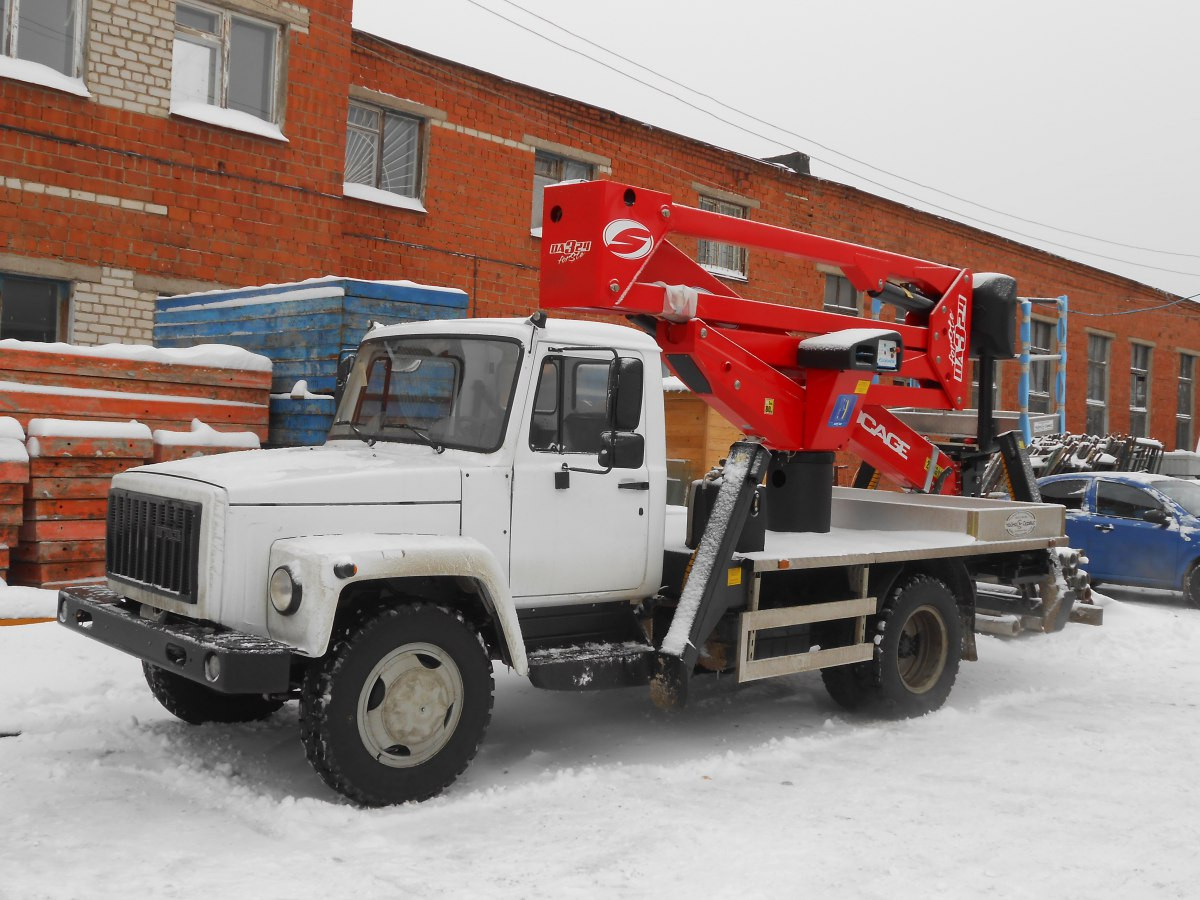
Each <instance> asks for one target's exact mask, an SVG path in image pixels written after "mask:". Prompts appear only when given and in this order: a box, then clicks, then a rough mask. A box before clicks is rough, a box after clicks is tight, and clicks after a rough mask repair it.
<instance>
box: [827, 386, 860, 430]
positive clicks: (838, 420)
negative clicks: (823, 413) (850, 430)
mask: <svg viewBox="0 0 1200 900" xmlns="http://www.w3.org/2000/svg"><path fill="white" fill-rule="evenodd" d="M857 402H858V395H857V394H838V398H837V402H836V403H835V404H834V407H833V415H831V416H830V417H829V427H830V428H845V427H846V426H847V425H849V424H850V416H851V415H852V414H853V413H854V404H855V403H857Z"/></svg>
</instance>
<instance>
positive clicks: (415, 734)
mask: <svg viewBox="0 0 1200 900" xmlns="http://www.w3.org/2000/svg"><path fill="white" fill-rule="evenodd" d="M463 693H464V692H463V680H462V673H461V672H459V670H458V666H457V665H456V664H455V662H454V660H453V659H452V658H451V657H450V655H449V654H447V653H446V651H445V650H443V649H442V648H441V647H437V646H434V645H433V644H405V645H404V646H402V647H398V648H396V649H395V650H393V651H392V652H391V653H389V654H388V655H387V656H385V657H384V658H383V659H381V660H380V661H379V662H378V663H376V664H375V667H374V668H373V669H372V670H371V672H370V674H369V675H368V676H367V678H366V680H365V681H364V682H363V688H362V691H361V692H360V694H359V697H358V714H357V719H358V733H359V736H360V737H361V738H362V742H363V746H364V747H366V749H367V752H368V753H370V754H371V756H373V757H374V758H375V760H376V761H377V762H380V763H382V764H383V765H386V766H391V767H393V768H398V769H405V768H410V767H412V766H419V765H421V763H424V762H427V761H428V760H430V759H432V758H433V757H434V756H436V755H437V754H438V753H439V752H440V751H441V750H442V748H443V747H445V746H446V744H447V743H448V742H449V740H450V738H451V737H452V736H453V734H454V729H455V728H456V727H457V726H458V721H459V719H460V718H461V717H462V707H463Z"/></svg>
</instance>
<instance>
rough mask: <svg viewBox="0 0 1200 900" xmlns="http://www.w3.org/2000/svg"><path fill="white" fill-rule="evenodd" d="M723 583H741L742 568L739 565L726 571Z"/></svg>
mask: <svg viewBox="0 0 1200 900" xmlns="http://www.w3.org/2000/svg"><path fill="white" fill-rule="evenodd" d="M725 583H726V584H727V585H729V586H730V587H737V586H738V585H739V584H741V583H742V570H741V567H740V566H739V567H737V568H733V569H729V570H727V571H726V573H725Z"/></svg>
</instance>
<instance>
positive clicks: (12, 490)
mask: <svg viewBox="0 0 1200 900" xmlns="http://www.w3.org/2000/svg"><path fill="white" fill-rule="evenodd" d="M28 481H29V454H28V452H26V450H25V430H24V429H23V428H22V427H21V423H20V422H18V421H17V420H16V419H13V418H10V417H8V416H4V417H0V578H3V579H7V578H8V567H9V562H10V560H11V559H12V554H13V551H14V549H15V548H16V546H17V538H18V532H19V531H20V529H21V507H22V504H23V502H24V498H25V489H24V485H25V484H26V483H27V482H28Z"/></svg>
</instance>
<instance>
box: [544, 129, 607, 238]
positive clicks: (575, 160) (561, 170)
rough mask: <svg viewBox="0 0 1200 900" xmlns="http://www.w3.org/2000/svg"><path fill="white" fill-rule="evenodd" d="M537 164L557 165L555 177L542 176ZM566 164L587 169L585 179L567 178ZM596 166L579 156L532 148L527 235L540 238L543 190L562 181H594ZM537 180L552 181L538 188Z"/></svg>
mask: <svg viewBox="0 0 1200 900" xmlns="http://www.w3.org/2000/svg"><path fill="white" fill-rule="evenodd" d="M539 162H553V163H556V164H557V167H558V172H557V173H556V176H550V175H542V174H540V173H539V172H538V163H539ZM567 164H570V165H574V166H582V167H584V168H586V169H587V177H586V178H583V179H578V178H567V177H565V176H566V172H565V169H566V166H567ZM597 168H598V166H597V164H596V163H595V162H592V161H591V160H587V159H583V158H582V157H579V156H571V155H570V154H569V153H559V152H557V151H555V150H547V149H545V148H544V147H534V150H533V205H532V206H531V207H530V212H529V217H530V224H529V233H530V234H531V235H532V236H533V237H539V238H540V237H541V236H542V212H543V210H544V208H545V190H546V188H547V187H548V186H550V185H552V184H559V183H560V182H563V181H578V180H582V181H595V180H596V170H597ZM539 178H553V179H554V180H552V181H547V182H545V183H544V184H542V185H541V187H540V188H539V186H538V179H539Z"/></svg>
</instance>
